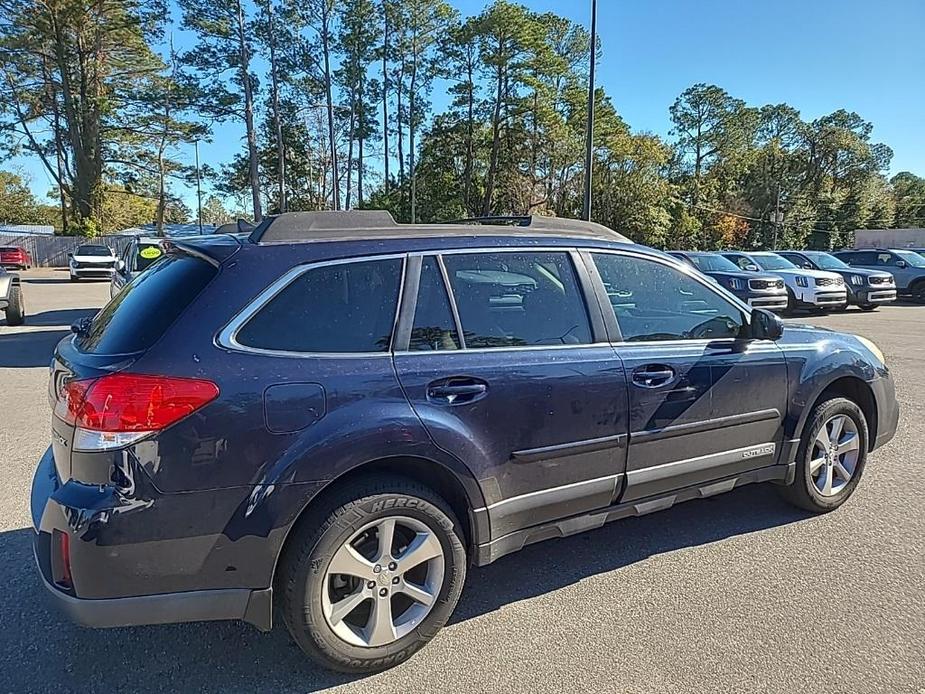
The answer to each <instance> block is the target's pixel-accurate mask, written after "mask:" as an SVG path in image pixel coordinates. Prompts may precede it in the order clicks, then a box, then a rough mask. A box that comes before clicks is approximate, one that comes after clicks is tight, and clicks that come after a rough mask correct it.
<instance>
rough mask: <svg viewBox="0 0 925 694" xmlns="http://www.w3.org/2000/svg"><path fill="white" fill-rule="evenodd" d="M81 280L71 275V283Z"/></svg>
mask: <svg viewBox="0 0 925 694" xmlns="http://www.w3.org/2000/svg"><path fill="white" fill-rule="evenodd" d="M79 279H80V278H79V277H78V276H77V275H71V282H77V281H78V280H79Z"/></svg>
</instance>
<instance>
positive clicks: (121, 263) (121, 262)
mask: <svg viewBox="0 0 925 694" xmlns="http://www.w3.org/2000/svg"><path fill="white" fill-rule="evenodd" d="M124 269H125V261H124V260H122V259H121V258H120V259H119V260H117V261H116V270H118V271H119V272H122V271H123V270H124Z"/></svg>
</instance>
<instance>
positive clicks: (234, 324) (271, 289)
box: [215, 253, 408, 359]
mask: <svg viewBox="0 0 925 694" xmlns="http://www.w3.org/2000/svg"><path fill="white" fill-rule="evenodd" d="M396 259H397V260H401V263H402V265H401V276H400V277H399V280H398V299H397V301H396V302H395V315H394V316H393V317H392V334H391V335H390V338H389V339H390V343H389V347H388V348H387V349H385V350H383V351H380V352H295V351H291V350H282V349H263V348H260V347H250V346H248V345H242V344H241V343H239V342H238V341H237V334H238V331H239V330H240V329H241V328H242V327H243V326H244V324H245V323H247V321H249V320H250V319H251V318H252V317H253V316H254V315H255V314H256V313H257V312H258V311H260V309H262V308H263V307H264V306H266V305H267V304H268V303H269V302H270V301H272V300H273V298H275V297H276V295H277V294H279V293H280V292H281V291H282V290H283V289H285V288H286V287H288V286H289V285H290V284H291V283H292V282H294V281H295V280H296V279H297V278H299V277H300V276H302V275H303V274H305V273H306V272H310V271H311V270H314V269H317V268H321V267H329V266H333V265H347V264H351V263H363V262H369V261H376V260H396ZM407 259H408V254H407V253H387V254H384V255H360V256H351V257H349V258H336V259H334V260H322V261H317V262H311V263H305V264H302V265H297V266H296V267H293V268H291V269H289V270H288V271H286V272H284V273H283V274H282V275H280V277H279V278H277V279H276V280H275V281H274V282H273V283H271V284H270V286H268V287H267V288H266V289H264V290H263V291H262V292H260V293H259V294H258V295H257V296H256V297H255V298H254V299H253V300H252V301H251V302H250V303H248V304H247V305H246V306H245V307H244V308H243V309H241V310H240V311H239V312H238V313H237V314H235V316H234V318H232V319H231V320H230V321H229V322H228V323H227V324H226V325H225V327H224V328H222V330H221V331H220V332H219V333H218V335H217V336H216V338H215V344H216V345H217V346H219V347H222V348H224V349H229V350H232V351H234V352H242V353H247V354H262V355H265V356H272V357H296V358H302V359H306V358H310V359H315V358H320V359H370V358H375V357H389V358H391V356H392V344H391V341H394V339H395V330H396V328H397V326H398V317H399V313H400V311H401V305H402V299H403V296H402V294H403V291H404V286H405V273H406V272H407V271H408V262H407Z"/></svg>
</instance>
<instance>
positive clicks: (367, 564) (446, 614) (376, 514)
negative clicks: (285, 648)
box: [279, 477, 466, 673]
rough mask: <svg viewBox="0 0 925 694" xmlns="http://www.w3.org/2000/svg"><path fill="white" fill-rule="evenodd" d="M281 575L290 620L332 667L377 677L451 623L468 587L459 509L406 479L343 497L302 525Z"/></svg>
mask: <svg viewBox="0 0 925 694" xmlns="http://www.w3.org/2000/svg"><path fill="white" fill-rule="evenodd" d="M293 532H294V533H295V534H294V537H293V538H292V539H291V541H290V543H289V544H288V547H287V550H286V553H285V556H284V558H283V562H282V566H281V572H280V581H281V583H280V586H279V587H280V589H281V591H280V592H281V603H282V612H283V619H284V621H285V623H286V626H287V628H288V629H289V633H290V634H291V635H292V638H293V640H295V642H296V643H297V644H298V645H299V647H300V648H301V649H302V650H303V651H304V652H305V653H306V654H307V655H308V656H310V657H311V658H313V659H314V660H316V661H318V662H319V663H320V664H322V665H323V666H325V667H328V668H330V669H332V670H338V671H340V672H349V673H369V672H378V671H381V670H385V669H387V668H390V667H393V666H394V665H397V664H399V663H401V662H402V661H404V660H407V659H408V658H410V657H411V656H412V655H414V653H415V652H417V651H418V650H419V649H420V648H421V647H422V646H424V644H426V643H427V642H428V641H430V639H432V638H433V637H434V636H435V635H436V633H437V632H438V631H439V630H440V629H441V628H442V627H443V625H444V624H446V622H447V620H448V619H449V618H450V615H451V614H452V613H453V610H454V609H455V608H456V603H457V602H458V601H459V596H460V594H461V593H462V588H463V583H464V582H465V578H466V550H465V544H464V542H463V537H464V534H463V531H462V529H461V527H460V524H459V521H458V520H457V519H456V517H455V515H454V514H453V511H452V509H451V508H450V507H449V505H448V504H447V503H446V502H445V501H444V500H443V499H442V498H440V497H439V496H438V495H437V494H435V493H434V492H433V491H432V490H430V489H429V488H427V487H425V486H423V485H421V484H418V483H417V482H413V481H411V480H406V479H404V478H400V477H375V478H370V479H368V480H366V481H363V482H360V483H359V484H355V485H351V486H350V487H349V488H344V489H342V490H340V491H338V492H336V493H335V494H334V495H333V496H332V497H331V498H329V499H326V500H325V501H323V502H322V503H321V505H319V506H318V507H317V508H314V509H309V511H308V513H307V514H305V516H304V517H303V518H302V519H300V520H299V525H298V527H297V528H296V529H295V530H294V531H293Z"/></svg>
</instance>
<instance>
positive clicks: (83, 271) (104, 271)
mask: <svg viewBox="0 0 925 694" xmlns="http://www.w3.org/2000/svg"><path fill="white" fill-rule="evenodd" d="M68 269H69V270H70V272H71V274H72V275H74V276H75V277H109V276H110V275H112V273H113V271H114V268H113V267H111V266H109V265H101V266H99V267H94V266H87V265H82V266H80V267H74V266H73V265H69V266H68Z"/></svg>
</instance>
